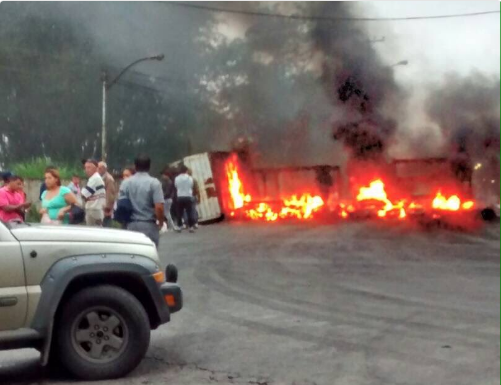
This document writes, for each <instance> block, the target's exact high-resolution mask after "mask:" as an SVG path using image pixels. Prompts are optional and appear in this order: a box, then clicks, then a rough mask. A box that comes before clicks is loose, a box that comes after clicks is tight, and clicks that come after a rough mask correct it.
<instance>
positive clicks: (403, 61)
mask: <svg viewBox="0 0 501 385" xmlns="http://www.w3.org/2000/svg"><path fill="white" fill-rule="evenodd" d="M407 64H409V60H400V61H399V62H398V63H395V64H392V65H391V66H388V67H396V66H406V65H407Z"/></svg>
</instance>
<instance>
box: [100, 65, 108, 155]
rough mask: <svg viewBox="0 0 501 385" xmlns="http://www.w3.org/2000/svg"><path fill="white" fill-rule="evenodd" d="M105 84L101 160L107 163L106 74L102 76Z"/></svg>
mask: <svg viewBox="0 0 501 385" xmlns="http://www.w3.org/2000/svg"><path fill="white" fill-rule="evenodd" d="M101 81H102V83H103V111H102V118H103V121H102V127H101V159H102V160H103V161H104V162H106V158H107V156H108V154H107V153H106V72H105V71H103V73H102V74H101Z"/></svg>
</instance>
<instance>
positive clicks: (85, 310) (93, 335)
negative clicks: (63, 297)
mask: <svg viewBox="0 0 501 385" xmlns="http://www.w3.org/2000/svg"><path fill="white" fill-rule="evenodd" d="M54 335H55V338H56V350H57V354H58V359H59V360H60V362H61V363H62V365H63V366H64V367H65V368H66V369H67V370H68V371H69V372H70V373H71V374H73V375H74V376H76V377H78V378H80V379H84V380H104V379H111V378H118V377H122V376H124V375H126V374H128V373H129V372H131V371H132V370H133V369H135V368H136V367H137V365H139V363H140V362H141V360H142V359H143V357H144V356H145V355H146V351H147V350H148V346H149V343H150V322H149V319H148V315H147V314H146V311H145V310H144V307H143V306H142V305H141V303H140V302H139V301H138V300H137V299H136V297H134V296H133V295H132V294H130V293H129V292H128V291H126V290H124V289H122V288H120V287H117V286H111V285H102V286H96V287H91V288H87V289H83V290H81V291H80V292H78V293H77V294H75V295H74V296H72V297H71V298H70V299H69V300H68V301H66V303H65V304H64V306H63V309H62V313H61V317H60V318H59V322H58V323H57V326H56V330H54Z"/></svg>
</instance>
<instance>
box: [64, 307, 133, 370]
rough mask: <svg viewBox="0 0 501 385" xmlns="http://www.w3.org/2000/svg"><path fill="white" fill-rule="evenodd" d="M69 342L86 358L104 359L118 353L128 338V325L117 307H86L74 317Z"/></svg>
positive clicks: (109, 359)
mask: <svg viewBox="0 0 501 385" xmlns="http://www.w3.org/2000/svg"><path fill="white" fill-rule="evenodd" d="M71 342H72V345H73V347H74V348H75V351H76V352H77V353H78V355H79V356H80V357H82V358H84V359H85V360H87V361H91V362H95V363H101V364H102V363H107V362H110V361H113V360H114V359H116V358H117V357H119V356H120V355H121V354H122V353H123V351H124V350H125V348H126V347H127V345H128V342H129V329H128V328H127V324H126V323H125V321H124V320H123V318H122V316H121V315H120V314H118V313H117V312H116V311H114V310H112V309H110V308H108V307H104V306H100V307H95V308H92V309H86V310H85V311H83V312H81V313H80V314H79V315H78V316H77V317H76V318H75V321H73V324H72V326H71Z"/></svg>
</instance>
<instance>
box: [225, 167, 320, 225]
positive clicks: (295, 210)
mask: <svg viewBox="0 0 501 385" xmlns="http://www.w3.org/2000/svg"><path fill="white" fill-rule="evenodd" d="M226 175H227V177H228V190H229V193H230V196H231V201H232V202H231V206H232V208H233V209H235V210H238V209H244V210H243V212H244V214H245V216H246V217H248V218H250V219H254V220H258V219H263V220H266V221H269V222H274V221H276V220H278V219H279V218H280V219H286V218H296V219H311V218H312V217H313V214H314V213H315V212H317V211H318V210H319V209H320V208H321V207H323V206H324V201H323V199H322V198H321V197H320V196H312V195H311V194H308V193H305V194H302V195H301V196H300V197H298V196H297V195H292V196H291V197H288V198H285V199H283V201H282V206H281V207H280V209H279V210H277V211H275V210H273V209H272V208H271V207H270V206H269V205H268V204H267V203H264V202H259V203H257V205H256V206H254V207H253V208H249V209H245V208H244V206H246V205H247V206H249V205H251V204H252V197H251V195H250V194H247V193H246V192H245V190H244V185H243V183H242V180H241V179H240V175H239V170H238V164H237V160H236V158H235V157H233V158H232V159H230V160H228V161H227V162H226ZM230 216H232V217H234V216H235V212H234V211H232V212H231V213H230Z"/></svg>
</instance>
